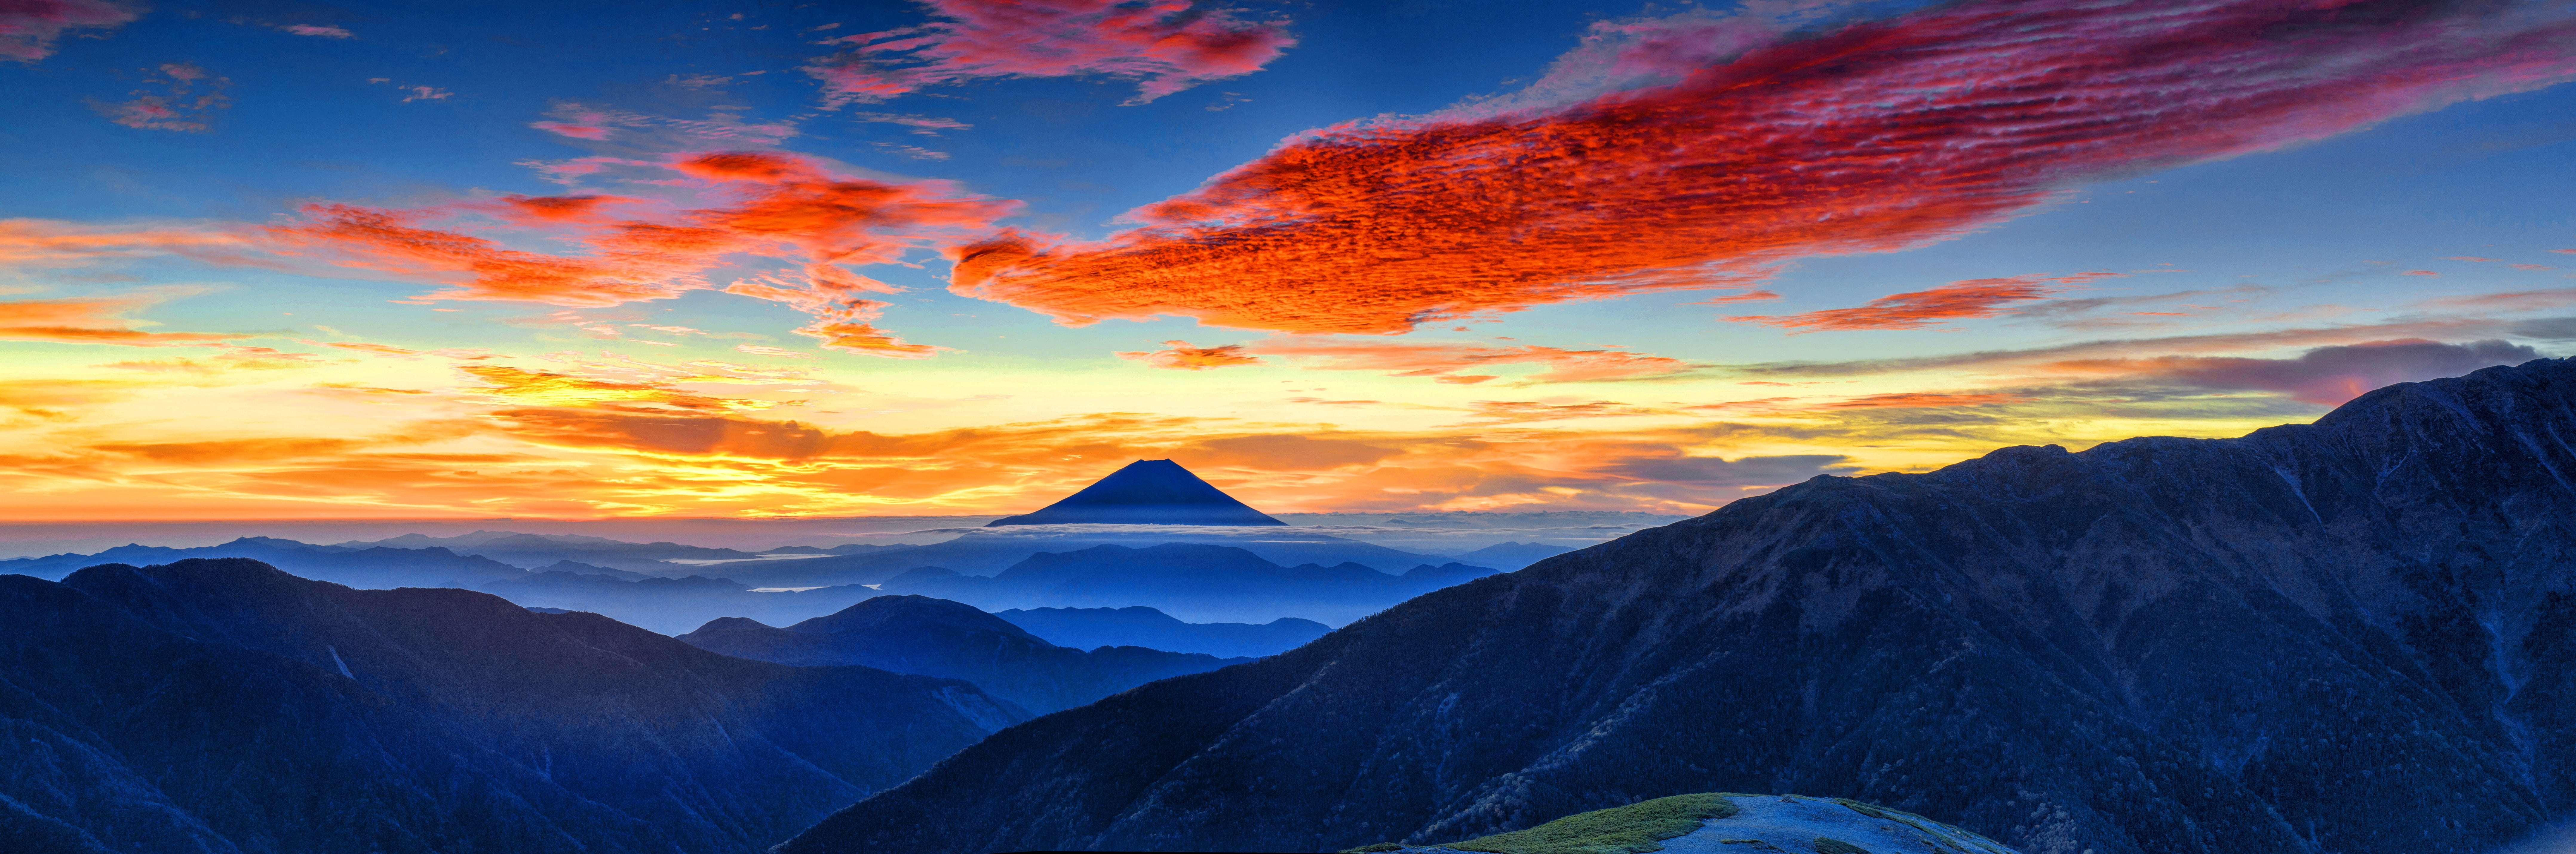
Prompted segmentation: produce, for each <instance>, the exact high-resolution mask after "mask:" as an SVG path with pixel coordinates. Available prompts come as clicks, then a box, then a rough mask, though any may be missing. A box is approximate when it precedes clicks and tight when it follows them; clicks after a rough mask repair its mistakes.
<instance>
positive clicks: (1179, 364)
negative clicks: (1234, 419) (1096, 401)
mask: <svg viewBox="0 0 2576 854" xmlns="http://www.w3.org/2000/svg"><path fill="white" fill-rule="evenodd" d="M1163 345H1164V346H1165V347H1166V348H1168V349H1163V350H1155V351H1151V352H1134V353H1119V354H1118V358H1121V359H1134V360H1136V361H1139V362H1143V363H1145V364H1148V365H1152V366H1154V367H1157V368H1171V369H1175V370H1183V371H1204V370H1207V369H1210V368H1222V367H1226V366H1228V365H1258V364H1261V360H1260V359H1259V358H1256V357H1253V356H1247V355H1244V353H1243V345H1241V344H1226V345H1223V346H1218V347H1193V346H1190V342H1187V341H1165V342H1163Z"/></svg>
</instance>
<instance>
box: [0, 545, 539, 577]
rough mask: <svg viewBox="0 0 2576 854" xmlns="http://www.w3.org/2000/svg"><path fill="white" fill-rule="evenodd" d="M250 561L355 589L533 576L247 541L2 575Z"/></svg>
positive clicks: (413, 552)
mask: <svg viewBox="0 0 2576 854" xmlns="http://www.w3.org/2000/svg"><path fill="white" fill-rule="evenodd" d="M231 557H238V558H249V559H251V560H256V561H259V562H261V563H265V564H268V565H270V566H274V567H277V568H279V569H283V570H286V571H287V572H290V573H293V574H295V575H299V576H302V577H305V578H314V579H320V580H324V581H329V582H332V583H335V584H346V585H348V586H351V587H377V588H387V587H474V586H477V585H481V584H487V583H490V582H493V581H499V580H502V579H507V578H518V577H520V576H524V575H526V574H527V572H526V571H525V570H522V569H520V568H518V567H516V566H512V565H509V564H506V563H502V562H500V561H496V560H493V559H491V558H487V557H481V556H477V555H459V554H457V553H455V552H452V551H449V550H447V549H445V548H442V547H431V548H419V549H404V548H392V547H386V546H368V547H363V548H361V547H355V546H323V545H314V544H311V543H299V542H296V541H294V540H280V539H272V538H269V537H243V538H241V539H237V540H234V541H232V542H229V543H225V544H223V545H218V546H203V547H199V548H188V549H174V548H163V547H160V546H137V545H127V546H118V547H116V548H112V549H108V550H106V551H103V552H99V553H97V554H87V555H80V554H57V555H47V556H44V557H32V558H17V559H14V560H5V561H0V574H16V575H32V576H35V577H37V578H48V579H59V578H62V577H64V576H66V575H70V574H71V573H72V571H73V570H77V569H80V568H82V567H89V566H97V565H99V564H107V563H126V564H136V565H145V564H156V563H171V562H174V561H181V560H188V559H191V558H231Z"/></svg>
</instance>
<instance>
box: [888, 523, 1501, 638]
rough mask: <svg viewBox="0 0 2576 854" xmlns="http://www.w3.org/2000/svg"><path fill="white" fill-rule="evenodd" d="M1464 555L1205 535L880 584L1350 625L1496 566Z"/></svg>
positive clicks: (1025, 602)
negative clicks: (1265, 556)
mask: <svg viewBox="0 0 2576 854" xmlns="http://www.w3.org/2000/svg"><path fill="white" fill-rule="evenodd" d="M1493 572H1494V571H1493V570H1491V569H1486V568H1484V567H1478V566H1467V565H1464V564H1459V563H1454V562H1453V563H1448V564H1443V565H1440V566H1431V565H1428V564H1424V565H1417V566H1415V567H1414V568H1413V569H1411V570H1408V571H1406V572H1405V573H1404V574H1403V575H1389V574H1386V573H1383V572H1379V571H1377V570H1375V569H1370V568H1368V567H1365V566H1361V565H1359V564H1356V563H1344V564H1338V565H1334V566H1329V567H1327V566H1317V565H1315V564H1311V563H1310V564H1300V565H1297V566H1293V567H1289V566H1280V565H1278V564H1276V563H1272V562H1270V561H1266V560H1262V559H1261V558H1260V557H1259V556H1257V555H1254V554H1253V553H1251V552H1249V551H1245V550H1243V549H1238V548H1233V547H1229V546H1212V545H1206V544H1202V543H1164V544H1162V545H1159V546H1152V547H1149V548H1142V549H1133V548H1128V547H1126V546H1115V545H1110V546H1093V547H1091V548H1087V549H1082V550H1080V551H1073V552H1064V553H1055V552H1041V553H1038V554H1035V555H1031V556H1030V557H1029V558H1028V559H1026V560H1023V561H1020V562H1019V563H1018V564H1016V565H1014V566H1012V567H1011V568H1010V569H1006V570H1003V571H1002V574H1000V575H996V576H993V577H990V578H980V577H974V576H960V575H953V574H950V575H942V574H937V573H931V572H927V571H924V570H918V569H916V570H911V571H909V572H907V573H906V575H905V577H901V578H896V579H891V580H888V581H887V582H886V583H884V584H882V585H880V586H879V589H882V590H884V591H886V592H888V593H913V594H920V595H923V596H935V597H938V598H941V599H951V600H955V601H959V602H966V603H970V604H973V605H975V606H977V607H980V608H984V609H986V610H995V611H998V610H1004V609H1010V608H1045V607H1070V608H1096V607H1101V606H1108V607H1125V606H1129V605H1145V606H1148V607H1152V608H1155V609H1157V610H1160V611H1163V612H1164V613H1166V614H1170V615H1172V616H1174V617H1178V618H1181V619H1184V620H1198V621H1205V622H1268V621H1271V620H1276V619H1278V618H1280V617H1286V616H1296V617H1301V618H1306V619H1313V620H1316V621H1319V622H1323V623H1345V622H1349V621H1351V620H1355V619H1359V618H1360V617H1364V616H1367V615H1369V614H1374V613H1377V612H1378V611H1381V610H1384V609H1385V608H1386V607H1387V606H1389V605H1393V604H1395V603H1397V602H1402V601H1404V600H1406V599H1410V598H1413V597H1415V596H1419V595H1421V594H1423V593H1428V592H1430V591H1433V590H1438V589H1440V588H1443V587H1447V586H1449V585H1452V584H1458V583H1461V582H1464V581H1468V580H1471V579H1475V578H1480V577H1483V576H1486V575H1491V574H1493Z"/></svg>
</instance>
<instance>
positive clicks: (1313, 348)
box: [1245, 341, 1691, 383]
mask: <svg viewBox="0 0 2576 854" xmlns="http://www.w3.org/2000/svg"><path fill="white" fill-rule="evenodd" d="M1245 349H1247V350H1249V351H1250V352H1254V353H1260V354H1263V355H1272V356H1290V357H1295V358H1305V359H1319V360H1322V361H1321V362H1320V363H1317V364H1309V365H1306V367H1307V368H1309V369H1311V370H1327V371H1389V372H1391V373H1390V374H1389V376H1398V377H1438V378H1439V381H1441V382H1450V383H1479V382H1484V381H1486V380H1490V379H1493V377H1490V376H1481V375H1459V374H1458V372H1459V371H1463V370H1468V369H1471V368H1489V367H1492V366H1495V365H1511V364H1538V365H1546V366H1547V370H1546V371H1543V372H1540V373H1537V374H1532V375H1531V376H1530V379H1532V380H1536V381H1539V382H1556V383H1561V382H1585V381H1592V380H1617V379H1632V378H1636V377H1651V376H1662V375H1665V374H1673V373H1679V372H1682V371H1685V370H1689V369H1690V368H1691V365H1690V363H1688V362H1684V361H1682V360H1680V359H1674V358H1668V357H1665V356H1649V355H1646V354H1643V353H1623V352H1619V351H1617V350H1566V349H1561V348H1557V347H1541V346H1537V345H1521V346H1517V347H1462V346H1452V345H1442V344H1376V343H1347V342H1333V341H1316V342H1302V341H1268V342H1261V343H1256V344H1252V345H1249V346H1248V347H1246V348H1245Z"/></svg>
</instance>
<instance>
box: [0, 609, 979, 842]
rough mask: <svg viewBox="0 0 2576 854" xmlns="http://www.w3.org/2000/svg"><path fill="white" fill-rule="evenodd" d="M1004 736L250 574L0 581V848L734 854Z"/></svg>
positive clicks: (961, 699)
mask: <svg viewBox="0 0 2576 854" xmlns="http://www.w3.org/2000/svg"><path fill="white" fill-rule="evenodd" d="M1025 717H1026V712H1024V711H1023V710H1022V709H1020V708H1019V707H1018V706H1016V705H1014V704H1012V703H1010V702H1008V701H1004V700H1000V699H997V698H994V697H992V696H990V695H987V694H986V693H985V692H983V691H982V690H980V689H978V688H976V687H975V686H973V685H971V684H968V683H965V682H961V681H957V680H953V679H938V678H932V677H927V676H906V675H897V674H894V673H889V672H886V671H883V670H878V669H874V668H868V667H786V666H781V665H776V664H770V663H766V662H758V661H746V660H742V659H739V658H731V657H727V656H722V655H717V654H714V653H709V652H705V651H703V650H700V649H697V648H695V647H692V646H689V645H687V644H684V643H680V642H678V641H675V640H672V639H670V638H667V637H663V636H661V635H657V634H653V633H651V632H647V631H644V630H642V629H638V628H635V627H632V626H627V625H623V624H620V623H617V622H614V621H611V620H608V619H605V618H602V617H599V616H596V615H591V614H541V613H533V612H530V611H529V610H527V609H525V608H521V607H519V606H517V605H513V604H510V603H509V602H506V601H503V600H501V599H500V598H498V597H494V596H490V595H486V594H481V593H474V592H470V591H464V590H419V589H414V590H351V589H348V588H345V587H341V586H339V585H336V584H329V583H324V582H318V581H309V580H305V579H301V578H296V577H293V576H291V575H288V574H286V573H284V572H281V571H278V570H276V569H273V568H271V567H268V566H266V565H263V564H260V563H258V562H255V561H251V560H244V559H225V560H183V561H180V562H177V563H173V564H169V565H165V566H151V567H143V568H136V567H133V566H127V565H105V566H95V567H90V568H87V569H83V570H81V571H79V572H76V573H73V574H72V575H71V576H70V577H69V578H66V579H64V580H63V581H61V582H59V583H56V582H50V581H44V580H40V579H36V578H32V577H28V576H24V575H8V576H0V731H5V733H6V735H7V737H6V738H0V769H5V770H0V850H8V851H12V852H17V851H26V852H49V854H50V852H108V851H116V852H134V853H135V854H139V852H154V853H155V854H158V852H314V854H321V852H342V851H351V852H364V851H378V852H450V851H507V852H514V854H515V852H565V854H570V852H600V851H615V852H661V853H662V854H696V852H742V854H750V852H756V851H760V850H763V849H765V848H766V847H767V846H769V845H771V844H773V843H776V842H778V841H780V840H782V839H785V838H786V837H787V836H788V835H790V834H793V833H795V832H796V831H797V830H799V829H801V828H803V827H805V826H806V825H808V824H810V823H812V822H813V821H814V820H815V819H817V818H819V817H821V816H823V815H825V814H827V813H829V812H830V811H831V810H833V809H836V808H838V807H841V806H844V805H846V804H848V803H849V802H851V801H853V800H856V799H858V798H860V797H862V796H864V795H866V794H868V793H869V792H871V791H873V790H875V789H878V788H880V787H885V786H890V785H893V784H895V783H898V782H900V781H902V780H904V779H906V778H909V777H911V776H913V775H915V774H917V773H919V772H920V771H922V770H923V769H926V768H928V767H929V766H930V765H931V764H932V763H933V762H936V761H937V760H939V759H940V758H941V757H943V756H947V755H949V754H950V753H953V752H954V751H955V750H956V749H957V748H960V747H963V746H965V745H967V744H969V743H972V742H974V741H975V740H976V739H979V738H981V737H983V735H984V734H986V733H987V732H990V731H992V730H993V729H995V728H998V727H1001V726H1005V725H1008V724H1011V723H1014V722H1017V721H1019V720H1022V719H1024V718H1025Z"/></svg>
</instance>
